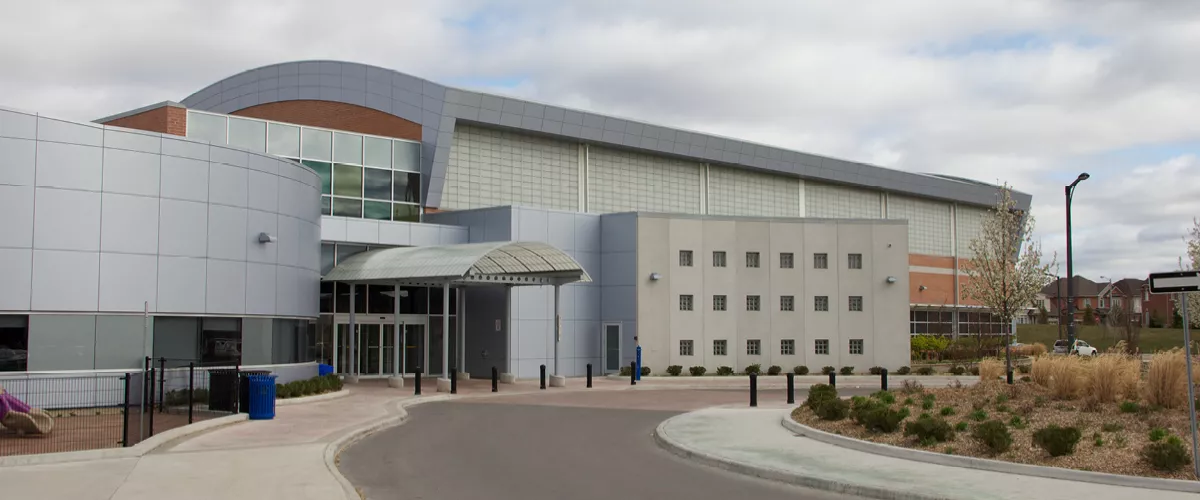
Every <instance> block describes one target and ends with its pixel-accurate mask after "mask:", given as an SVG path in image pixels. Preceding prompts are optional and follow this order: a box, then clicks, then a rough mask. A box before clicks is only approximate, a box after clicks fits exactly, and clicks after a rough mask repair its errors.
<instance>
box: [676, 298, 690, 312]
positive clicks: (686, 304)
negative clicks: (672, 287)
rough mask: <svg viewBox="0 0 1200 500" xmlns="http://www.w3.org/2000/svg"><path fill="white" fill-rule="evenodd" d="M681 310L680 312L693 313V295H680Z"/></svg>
mask: <svg viewBox="0 0 1200 500" xmlns="http://www.w3.org/2000/svg"><path fill="white" fill-rule="evenodd" d="M679 310H680V311H691V310H692V296H691V295H680V296H679Z"/></svg>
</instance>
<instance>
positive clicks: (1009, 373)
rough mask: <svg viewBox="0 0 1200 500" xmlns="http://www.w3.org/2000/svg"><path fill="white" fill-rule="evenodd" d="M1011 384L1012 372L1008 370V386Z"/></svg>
mask: <svg viewBox="0 0 1200 500" xmlns="http://www.w3.org/2000/svg"><path fill="white" fill-rule="evenodd" d="M1012 383H1013V371H1012V370H1009V371H1008V385H1012Z"/></svg>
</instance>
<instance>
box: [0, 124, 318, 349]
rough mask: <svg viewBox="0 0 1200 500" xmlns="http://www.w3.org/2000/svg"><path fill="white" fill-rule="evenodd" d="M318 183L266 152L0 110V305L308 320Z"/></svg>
mask: <svg viewBox="0 0 1200 500" xmlns="http://www.w3.org/2000/svg"><path fill="white" fill-rule="evenodd" d="M319 189H320V179H319V178H318V177H317V175H316V174H315V173H313V172H312V171H310V170H308V169H307V168H304V167H302V166H300V165H298V164H295V163H292V162H289V161H286V160H281V159H278V158H275V157H272V156H267V155H259V154H256V153H248V152H246V151H242V150H238V149H234V148H228V147H218V146H211V145H209V144H207V143H204V142H197V141H192V140H186V139H180V138H175V137H172V136H165V137H164V136H162V135H160V134H152V133H146V132H141V131H134V130H127V129H121V128H116V127H104V126H99V125H95V124H88V123H75V122H69V121H63V120H56V119H53V118H48V117H44V116H38V115H36V114H31V113H24V112H18V111H12V110H6V109H0V209H2V210H4V217H0V283H4V286H3V287H0V314H2V313H5V312H17V313H26V312H35V313H38V312H85V313H87V312H90V313H140V312H142V310H143V308H144V307H146V306H147V304H148V307H149V310H150V312H151V313H152V314H154V313H161V314H170V315H199V314H208V315H235V316H279V317H315V316H317V287H318V283H319V275H318V272H319V261H320V226H319V224H320V213H321V207H320V194H319ZM260 233H267V234H270V235H272V236H274V237H275V241H274V242H270V243H260V242H259V235H260ZM87 317H88V318H89V320H88V321H94V320H92V319H90V318H92V317H91V316H87ZM35 327H38V328H35ZM42 330H44V331H46V332H49V331H50V330H49V329H45V328H41V327H40V326H39V325H38V324H36V323H31V327H30V332H31V335H30V341H31V343H36V342H43V341H45V342H58V341H57V340H55V339H53V338H51V337H45V336H43V335H41V334H39V333H38V332H39V331H42ZM63 331H66V330H63ZM90 331H92V332H93V333H92V337H93V338H92V339H91V340H87V343H88V345H92V344H96V343H97V341H96V339H95V337H96V336H97V335H101V334H104V335H108V334H109V333H108V332H109V329H107V328H105V329H97V328H96V327H95V326H94V325H93V327H92V328H91V329H90ZM101 354H103V355H101ZM114 355H115V354H113V353H108V352H105V353H99V352H97V353H96V358H97V359H98V360H99V359H104V360H105V361H103V362H100V361H97V363H99V364H101V365H109V364H117V365H124V364H125V360H116V359H111V358H112V356H114ZM87 357H88V358H89V359H90V358H91V357H92V355H91V354H88V355H87ZM110 359H111V361H109V360H110ZM42 361H44V362H45V364H44V366H42V367H41V368H36V367H33V366H31V369H35V368H36V369H52V368H51V367H57V366H64V367H65V366H66V365H65V364H63V363H59V362H58V361H56V360H49V359H47V360H41V361H38V363H41V362H42ZM87 366H89V367H90V366H91V363H90V362H89V363H87ZM72 367H74V365H72Z"/></svg>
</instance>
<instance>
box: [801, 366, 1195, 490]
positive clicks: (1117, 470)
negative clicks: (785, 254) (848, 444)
mask: <svg viewBox="0 0 1200 500" xmlns="http://www.w3.org/2000/svg"><path fill="white" fill-rule="evenodd" d="M1186 368H1187V365H1186V363H1185V362H1184V357H1183V351H1181V350H1174V351H1168V352H1164V353H1159V354H1156V355H1155V357H1154V358H1153V359H1152V361H1151V363H1150V365H1149V370H1148V371H1147V372H1145V373H1143V372H1142V370H1141V363H1140V362H1139V361H1138V360H1137V359H1136V358H1133V357H1130V356H1126V355H1123V354H1116V353H1110V354H1104V355H1102V356H1099V357H1097V358H1095V359H1087V358H1083V359H1081V358H1079V357H1075V356H1041V357H1038V358H1036V359H1035V360H1034V362H1033V366H1032V370H1031V373H1030V375H1028V376H1023V377H1021V379H1020V380H1019V381H1018V382H1017V383H1015V384H1014V385H1012V386H1009V385H1007V384H1005V383H1004V382H1003V381H1002V379H1001V377H1002V375H1003V373H1004V371H1003V365H1002V364H1001V362H1000V361H998V360H985V361H984V362H983V363H981V364H980V370H981V373H982V375H981V376H980V378H981V381H980V383H979V384H977V385H972V386H959V385H956V386H953V387H947V388H925V387H921V386H920V384H919V383H918V382H915V381H912V380H908V381H905V382H904V385H903V386H902V387H897V388H896V390H894V391H892V392H888V393H882V392H881V393H876V394H874V395H872V396H871V397H855V398H853V399H852V400H845V399H839V400H838V401H833V400H832V398H831V397H830V396H831V394H835V391H833V390H832V388H830V387H828V386H817V387H814V389H813V390H812V391H810V396H809V400H808V401H806V402H805V404H804V405H803V406H800V407H799V408H797V409H796V410H795V411H794V412H793V413H792V417H793V419H794V420H796V421H797V422H799V423H801V424H804V425H807V426H810V427H813V428H816V429H819V430H822V431H826V432H831V433H835V434H840V435H843V436H848V437H852V438H857V439H863V440H867V441H872V442H877V443H884V444H889V445H894V446H903V447H909V448H917V449H923V450H926V451H931V452H938V453H946V454H954V455H965V456H971V457H980V458H988V459H995V460H1004V461H1009V462H1016V463H1023V464H1032V465H1042V466H1051V467H1064V468H1072V469H1079V470H1088V471H1095V472H1106V473H1113V474H1126V475H1137V476H1152V477H1163V478H1174V479H1192V477H1191V476H1192V474H1191V467H1190V466H1189V465H1190V463H1191V460H1190V457H1191V448H1190V442H1191V436H1190V434H1188V411H1187V404H1188V400H1187V375H1186ZM1196 371H1197V373H1198V374H1200V367H1197V369H1196ZM1052 455H1055V456H1052Z"/></svg>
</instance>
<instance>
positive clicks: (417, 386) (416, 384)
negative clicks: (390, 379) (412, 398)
mask: <svg viewBox="0 0 1200 500" xmlns="http://www.w3.org/2000/svg"><path fill="white" fill-rule="evenodd" d="M413 375H414V377H413V379H414V380H413V389H414V390H413V394H415V395H417V396H420V395H421V367H419V366H418V367H417V369H416V370H414V371H413Z"/></svg>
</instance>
